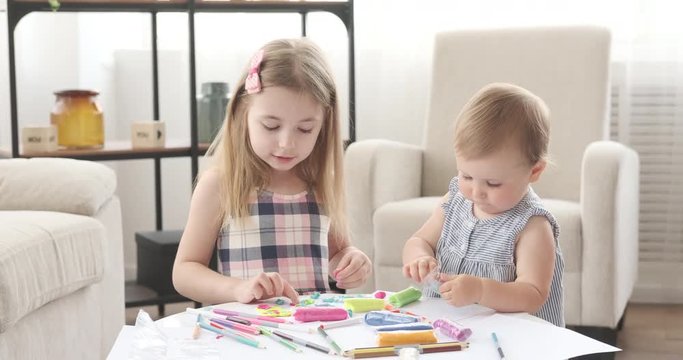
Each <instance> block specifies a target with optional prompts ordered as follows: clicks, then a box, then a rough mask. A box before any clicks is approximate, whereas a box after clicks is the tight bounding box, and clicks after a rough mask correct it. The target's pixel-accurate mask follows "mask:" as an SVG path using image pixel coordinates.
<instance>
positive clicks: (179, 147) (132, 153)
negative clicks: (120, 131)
mask: <svg viewBox="0 0 683 360" xmlns="http://www.w3.org/2000/svg"><path fill="white" fill-rule="evenodd" d="M208 148H209V144H199V146H198V155H203V154H205V153H206V150H207V149H208ZM2 154H3V155H4V156H6V157H8V155H9V152H7V151H3V152H2ZM191 155H192V149H191V147H190V145H189V143H188V142H187V141H181V140H171V139H169V140H167V141H166V146H164V147H157V148H137V149H133V148H132V147H131V144H130V141H108V142H106V143H105V144H104V147H103V148H101V149H59V150H57V151H51V152H30V153H28V152H23V151H22V150H19V157H22V158H32V157H61V158H72V159H82V160H134V159H154V158H169V157H183V156H191Z"/></svg>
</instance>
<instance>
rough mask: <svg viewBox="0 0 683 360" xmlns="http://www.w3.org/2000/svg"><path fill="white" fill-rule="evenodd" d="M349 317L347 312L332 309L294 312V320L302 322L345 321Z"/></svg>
mask: <svg viewBox="0 0 683 360" xmlns="http://www.w3.org/2000/svg"><path fill="white" fill-rule="evenodd" d="M348 316H349V314H348V313H347V312H346V310H344V309H342V308H331V307H324V308H318V307H310V308H298V309H296V311H295V312H294V319H295V320H297V321H301V322H310V321H335V320H344V319H346V318H347V317H348Z"/></svg>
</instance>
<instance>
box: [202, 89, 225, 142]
mask: <svg viewBox="0 0 683 360" xmlns="http://www.w3.org/2000/svg"><path fill="white" fill-rule="evenodd" d="M201 91H202V93H201V95H199V96H197V128H198V129H197V131H198V141H199V142H200V143H210V142H211V141H212V140H213V138H214V137H215V136H216V134H218V130H219V129H220V128H221V125H223V120H224V119H225V111H226V109H227V107H228V102H230V93H229V91H230V86H229V85H228V83H225V82H206V83H203V84H202V90H201Z"/></svg>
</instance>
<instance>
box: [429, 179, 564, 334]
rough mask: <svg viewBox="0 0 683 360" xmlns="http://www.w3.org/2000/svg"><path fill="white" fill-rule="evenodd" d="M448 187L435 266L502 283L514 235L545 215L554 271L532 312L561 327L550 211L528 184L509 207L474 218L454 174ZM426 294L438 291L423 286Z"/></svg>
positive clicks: (508, 274)
mask: <svg viewBox="0 0 683 360" xmlns="http://www.w3.org/2000/svg"><path fill="white" fill-rule="evenodd" d="M448 190H449V192H450V193H449V197H448V200H447V201H446V202H445V203H444V204H443V205H442V207H443V209H444V212H445V219H444V225H443V230H442V232H441V238H440V239H439V242H438V243H437V247H436V254H437V255H436V257H437V261H438V263H439V271H440V272H443V273H448V274H469V275H474V276H479V277H484V278H490V279H494V280H497V281H501V282H512V281H515V279H516V277H517V275H516V267H515V244H516V239H517V236H518V235H519V233H520V232H521V231H522V229H524V227H525V226H526V224H527V222H528V221H529V219H530V218H531V217H532V216H545V217H546V218H547V219H548V221H549V222H550V224H551V225H552V229H553V234H554V237H555V270H554V274H553V279H552V283H551V286H550V294H549V296H548V299H547V300H546V302H545V304H543V306H542V307H541V309H540V310H539V311H538V312H537V313H536V314H533V315H535V316H537V317H540V318H541V319H544V320H546V321H548V322H550V323H553V324H555V325H557V326H564V306H563V299H562V291H563V290H562V273H563V270H564V260H563V259H562V252H561V251H560V244H559V242H558V240H557V239H558V235H559V226H558V225H557V222H556V221H555V218H554V217H553V215H552V214H551V213H550V212H548V210H546V209H545V208H544V207H543V204H542V203H541V200H540V198H539V197H538V195H536V194H535V193H534V191H533V190H532V189H531V188H529V191H528V192H527V194H526V195H525V196H524V197H523V198H522V200H521V201H520V202H519V203H518V204H517V205H515V207H513V208H512V209H510V210H508V211H506V212H504V213H502V214H499V215H498V216H496V217H494V218H491V219H478V218H476V217H475V216H474V214H473V212H472V210H473V209H472V205H473V204H472V202H471V201H469V200H467V199H466V198H465V197H463V196H462V194H461V193H460V191H459V188H458V178H457V177H456V178H453V179H452V180H451V182H450V185H449V187H448ZM425 295H427V296H433V297H438V296H439V295H438V293H437V292H435V291H434V289H429V288H425Z"/></svg>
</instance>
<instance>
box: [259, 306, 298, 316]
mask: <svg viewBox="0 0 683 360" xmlns="http://www.w3.org/2000/svg"><path fill="white" fill-rule="evenodd" d="M256 312H257V313H259V315H263V316H270V317H287V316H292V311H291V310H286V309H283V308H281V307H279V306H271V307H269V308H267V309H259V308H256Z"/></svg>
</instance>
